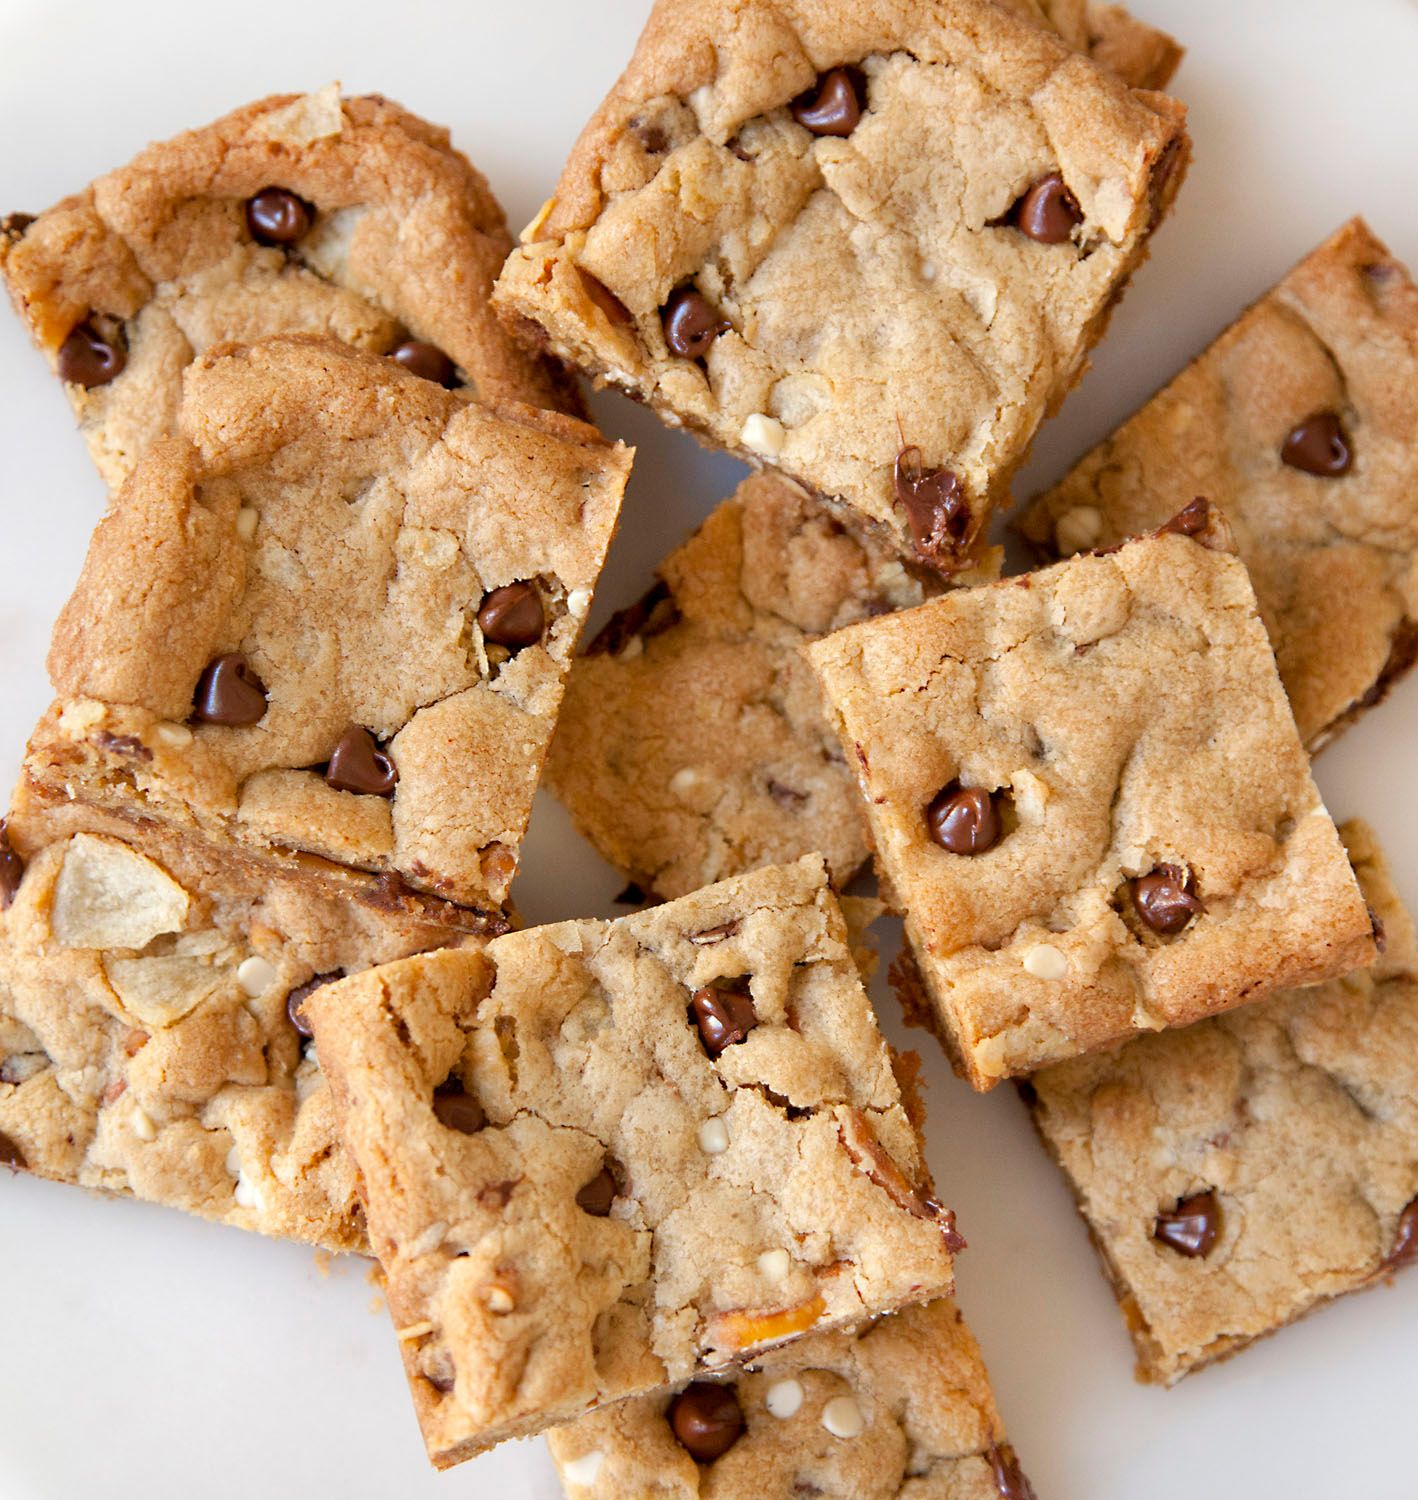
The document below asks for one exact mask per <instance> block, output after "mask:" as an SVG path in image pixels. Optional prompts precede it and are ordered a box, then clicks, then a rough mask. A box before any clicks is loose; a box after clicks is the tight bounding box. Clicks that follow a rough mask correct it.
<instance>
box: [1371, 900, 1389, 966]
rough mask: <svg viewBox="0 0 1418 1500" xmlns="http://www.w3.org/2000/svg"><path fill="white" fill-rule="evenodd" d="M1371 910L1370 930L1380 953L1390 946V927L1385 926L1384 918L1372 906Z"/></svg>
mask: <svg viewBox="0 0 1418 1500" xmlns="http://www.w3.org/2000/svg"><path fill="white" fill-rule="evenodd" d="M1368 912H1369V931H1370V932H1371V933H1373V935H1374V947H1375V948H1377V949H1378V950H1379V953H1380V955H1382V954H1383V953H1384V951H1385V950H1386V949H1387V948H1388V929H1387V928H1386V927H1385V926H1384V919H1383V918H1382V917H1381V916H1380V915H1379V914H1378V912H1376V911H1375V910H1374V908H1373V907H1372V906H1371V907H1369V908H1368Z"/></svg>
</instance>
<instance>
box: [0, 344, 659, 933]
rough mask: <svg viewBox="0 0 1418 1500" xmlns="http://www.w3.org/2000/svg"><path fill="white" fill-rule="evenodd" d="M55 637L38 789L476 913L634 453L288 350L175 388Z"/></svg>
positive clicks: (434, 388) (552, 707)
mask: <svg viewBox="0 0 1418 1500" xmlns="http://www.w3.org/2000/svg"><path fill="white" fill-rule="evenodd" d="M178 428H179V431H178V433H177V434H176V435H175V436H173V437H170V438H164V439H160V440H158V442H156V443H155V444H154V445H153V446H152V447H151V448H150V449H149V450H148V453H147V454H146V456H145V457H144V458H143V460H142V462H141V463H140V464H139V466H138V468H137V469H136V470H135V472H134V474H133V476H132V478H131V479H130V480H129V482H128V483H127V484H126V485H125V487H124V488H123V490H122V491H120V493H119V494H118V496H117V497H116V499H115V501H114V504H113V506H112V507H111V509H110V511H109V513H108V514H107V515H106V516H105V518H104V520H103V521H102V523H101V524H100V526H99V528H98V530H97V531H96V533H95V534H94V538H93V541H92V543H91V544H90V548H89V555H88V559H87V561H86V563H85V565H84V570H83V574H82V576H81V577H80V579H79V583H78V586H77V588H76V589H75V592H74V595H73V597H72V598H71V599H70V601H69V603H68V604H67V605H66V607H65V609H64V612H63V614H62V615H61V616H60V619H59V622H58V625H57V626H56V628H55V634H54V644H53V646H52V649H51V652H50V660H49V665H50V675H51V677H52V679H53V682H54V685H55V689H56V692H57V694H58V702H57V703H56V704H55V706H54V707H53V708H52V709H51V711H50V712H49V714H48V715H47V716H46V718H45V719H44V720H43V721H42V722H41V724H40V726H39V728H38V729H37V730H36V732H35V735H34V738H33V740H32V742H31V747H30V752H29V757H28V765H29V768H30V772H31V774H32V775H33V776H34V777H35V778H36V779H37V780H39V781H41V782H42V783H43V784H44V785H46V786H47V787H49V788H51V789H53V790H55V791H61V792H63V793H65V794H66V795H69V796H72V797H75V798H78V799H80V800H82V801H85V802H87V803H90V804H93V805H99V806H106V807H110V808H113V809H116V810H118V811H124V810H134V809H137V810H141V811H142V812H143V813H144V814H145V815H147V816H151V817H156V818H160V819H162V820H164V821H166V822H168V823H170V824H172V825H173V826H177V827H184V828H190V829H194V830H198V831H200V832H202V833H203V834H205V835H206V836H208V837H211V838H214V839H216V840H217V841H219V842H221V841H226V840H232V841H234V842H236V843H239V844H242V845H244V846H246V847H247V848H250V849H253V850H257V851H260V852H261V853H262V854H263V855H264V856H265V857H266V858H267V859H269V860H270V861H272V862H273V863H275V864H277V865H286V866H289V865H298V864H299V863H300V861H301V859H302V858H303V857H304V856H305V855H307V854H315V855H319V856H321V857H322V858H324V859H328V860H332V861H335V862H337V863H339V864H341V865H347V866H350V867H352V868H356V869H362V870H368V871H371V872H373V873H376V874H387V875H391V876H393V875H397V876H399V877H400V878H401V879H403V880H404V881H406V882H407V883H408V884H409V885H411V886H415V887H417V888H419V889H423V890H428V891H431V892H433V893H435V894H437V895H441V896H445V897H447V898H449V899H452V900H456V901H459V902H462V903H465V904H468V905H473V906H479V907H482V908H485V909H495V908H497V907H499V906H500V904H501V902H502V901H503V900H504V898H505V897H506V894H507V887H508V884H509V882H510V880H511V878H512V875H513V872H514V870H515V869H516V863H517V848H518V843H519V841H520V839H521V836H522V833H523V830H524V829H525V827H526V823H527V817H528V813H529V811H530V807H531V802H532V795H533V792H534V791H535V788H536V783H537V777H538V774H539V771H540V768H541V763H542V760H543V758H544V756H545V753H546V747H547V742H548V741H549V740H550V738H551V730H552V726H553V724H554V722H555V718H556V712H557V708H558V706H559V703H560V700H561V692H562V683H563V678H564V676H565V673H566V670H567V667H568V666H569V664H570V660H571V655H572V651H573V649H574V647H575V643H576V638H577V635H578V633H579V631H580V629H581V624H582V621H583V620H584V619H585V616H586V612H587V610H588V609H589V607H590V603H591V595H592V590H593V588H594V586H595V582H596V577H597V574H598V573H599V571H600V567H601V562H602V560H603V558H604V556H605V551H606V547H607V545H608V544H609V542H610V538H611V534H612V532H613V530H614V528H615V523H616V516H617V511H618V508H619V505H620V497H621V491H622V489H623V488H624V485H625V480H626V475H627V472H628V470H629V467H630V454H629V452H628V451H627V450H626V449H625V448H624V447H621V446H619V445H617V446H612V445H611V444H609V443H607V442H605V441H604V440H603V439H602V438H601V436H600V435H599V434H598V433H597V432H596V431H595V429H594V428H591V427H588V426H586V425H585V424H583V423H580V422H577V421H575V420H574V419H572V418H568V417H562V416H557V415H554V414H552V413H547V412H538V411H533V410H532V408H530V407H520V406H504V407H502V408H500V409H498V410H497V411H494V410H493V409H492V408H490V407H488V406H486V405H484V404H482V403H475V402H470V401H468V400H466V399H465V398H464V397H462V396H460V395H458V394H456V393H454V392H451V391H445V390H443V389H442V388H441V387H440V386H438V385H437V384H435V383H433V382H430V381H427V380H422V379H420V378H419V377H418V376H416V375H414V374H411V373H410V372H409V371H407V370H403V369H401V368H400V367H399V366H398V365H397V364H395V363H394V362H392V361H390V360H386V359H380V358H378V357H377V356H374V355H371V354H365V353H362V352H360V351H358V350H355V349H351V348H349V347H348V346H346V345H344V344H340V343H336V342H334V341H331V340H324V339H315V338H312V337H310V336H308V335H289V336H281V337H277V338H274V339H270V340H266V341H264V342H263V343H261V344H257V345H253V346H251V347H249V348H241V347H231V346H219V347H218V348H216V349H213V350H209V351H208V352H207V353H206V354H204V355H202V356H200V357H199V358H198V359H197V360H196V361H194V362H193V364H192V365H191V366H190V367H189V369H188V372H187V375H186V379H185V395H184V397H183V403H182V407H181V410H180V412H179V414H178Z"/></svg>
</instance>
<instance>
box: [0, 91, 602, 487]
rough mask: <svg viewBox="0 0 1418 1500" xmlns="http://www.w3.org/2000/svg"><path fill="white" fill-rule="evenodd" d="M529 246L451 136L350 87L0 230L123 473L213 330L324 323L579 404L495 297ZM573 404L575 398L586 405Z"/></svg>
mask: <svg viewBox="0 0 1418 1500" xmlns="http://www.w3.org/2000/svg"><path fill="white" fill-rule="evenodd" d="M511 247H512V240H511V236H510V235H509V234H508V232H507V226H506V222H505V220H504V219H503V214H502V209H501V208H500V207H499V205H498V203H497V200H496V199H495V198H494V197H493V196H492V193H491V192H490V191H489V189H488V185H487V183H486V182H485V181H484V179H483V177H482V175H481V174H480V173H479V172H477V171H476V170H475V169H474V168H473V167H472V166H470V165H469V163H468V161H467V159H466V158H465V157H463V156H462V155H461V154H460V153H459V152H457V151H455V150H454V149H453V148H452V146H451V145H450V144H449V140H448V132H447V131H446V130H442V129H440V128H438V127H437V126H434V125H429V124H428V123H426V122H425V121H423V120H420V119H419V118H418V117H417V116H415V115H411V114H409V113H408V111H407V110H404V109H401V108H400V107H399V106H398V105H397V104H391V103H390V102H389V101H388V100H387V99H382V98H380V97H378V96H377V95H370V96H369V97H367V98H356V99H341V98H340V93H339V88H338V86H336V85H334V84H332V85H330V87H328V88H325V89H322V90H320V92H319V93H315V94H306V95H292V94H282V95H276V96H273V97H272V98H269V99H263V100H260V101H259V102H258V103H255V104H250V105H247V106H246V107H245V108H244V109H238V110H236V111H234V112H233V113H232V114H229V115H226V116H224V117H223V118H222V119H220V120H218V121H216V123H215V124H212V125H209V126H207V127H206V128H205V129H202V130H191V131H186V132H184V133H183V134H182V135H180V136H178V137H176V138H175V139H174V140H171V141H165V142H163V143H162V144H160V145H153V146H149V147H148V148H147V150H145V151H143V152H142V153H141V154H140V155H139V156H138V157H137V158H136V159H135V160H134V161H133V162H131V163H130V164H129V165H128V166H126V167H122V168H120V169H119V170H118V171H116V172H110V173H109V174H108V175H107V176H106V177H100V178H99V179H98V181H97V182H95V183H94V184H93V185H92V186H91V187H88V188H86V189H85V190H84V191H83V192H81V193H78V194H76V195H75V196H74V197H72V198H66V199H64V200H63V202H61V203H58V204H56V205H55V206H54V207H53V208H51V209H50V210H49V211H48V212H47V213H43V214H40V215H39V217H38V218H32V217H31V216H30V215H28V214H12V215H11V216H10V217H9V218H7V219H5V220H4V224H3V230H0V275H3V276H4V279H5V282H6V284H7V285H8V287H9V290H10V295H11V298H12V299H13V301H14V303H15V306H16V308H17V309H18V311H19V313H20V315H21V317H23V318H24V320H25V322H26V323H27V324H28V326H29V329H30V332H31V333H32V335H33V336H34V340H35V342H36V344H38V346H39V347H40V349H41V350H42V351H43V352H44V354H45V355H46V356H47V357H48V359H49V361H50V364H51V365H52V367H53V368H54V370H55V372H56V373H57V374H58V375H59V377H60V379H61V380H63V381H64V383H65V390H66V392H67V393H68V395H69V398H70V400H71V401H72V403H73V405H74V408H75V411H76V412H77V414H78V417H79V422H80V427H81V429H82V431H83V435H84V438H85V441H86V442H87V443H88V446H89V451H90V453H91V454H92V456H93V460H94V462H95V463H96V464H97V465H98V468H99V471H100V473H101V474H102V475H103V477H104V479H105V480H107V482H108V483H109V485H110V487H112V488H115V489H116V488H117V487H118V485H119V484H120V483H122V481H123V480H124V479H126V478H127V476H128V475H129V473H130V472H131V471H132V469H133V467H134V465H135V464H136V463H137V461H138V459H139V458H140V456H141V455H142V453H143V452H144V451H145V450H146V449H147V448H148V447H149V446H150V445H151V444H152V443H153V442H154V440H155V439H157V438H159V437H162V436H164V435H165V434H167V433H169V432H171V431H172V430H173V428H174V427H175V425H176V422H177V409H178V403H179V400H180V398H181V390H182V381H181V375H182V370H183V368H184V367H185V366H186V365H187V364H188V363H189V362H190V361H191V360H192V359H193V358H194V357H195V356H197V355H200V354H202V353H203V352H205V351H206V350H207V349H209V348H211V347H212V346H213V345H214V344H219V343H223V342H227V341H234V342H239V343H252V342H254V341H255V340H257V339H260V338H264V337H266V336H268V335H270V334H274V333H318V334H326V335H329V336H331V337H334V338H339V339H344V340H346V341H347V342H349V343H351V344H354V345H357V346H358V347H359V348H361V349H367V350H369V351H370V352H372V353H374V354H383V355H389V356H391V357H392V358H394V359H396V360H398V361H400V362H401V363H403V364H405V365H406V366H407V367H408V368H410V369H413V370H415V371H417V372H418V373H419V374H422V375H424V376H425V377H427V378H429V379H431V380H434V381H436V382H437V383H439V384H442V385H449V386H457V387H460V388H463V389H465V390H468V391H470V392H474V393H476V394H478V395H480V396H483V397H485V398H487V399H492V400H504V399H512V400H520V401H526V402H530V403H532V404H534V405H539V406H548V405H558V404H564V403H565V402H567V401H568V400H573V401H574V399H575V398H574V396H572V394H571V391H570V387H569V384H568V382H567V381H566V379H565V377H564V376H561V375H560V374H559V373H558V372H557V371H556V370H555V369H554V368H553V367H552V366H551V365H549V364H548V363H547V362H546V361H544V360H542V359H539V358H536V357H532V356H529V355H528V354H526V352H525V351H523V350H522V349H520V348H519V347H518V346H517V345H516V343H515V342H514V341H513V340H512V339H511V338H509V337H508V335H507V334H506V333H505V332H504V331H503V329H502V327H501V326H500V324H499V322H498V320H497V318H496V317H495V316H494V314H493V312H492V310H491V308H490V306H489V304H488V296H489V293H490V292H491V289H492V284H493V280H494V278H495V277H496V275H497V272H498V270H499V268H500V267H501V265H502V262H503V260H504V259H505V257H506V255H507V252H508V251H509V250H510V249H511ZM570 409H572V410H575V409H576V408H575V407H574V406H573V407H571V408H570Z"/></svg>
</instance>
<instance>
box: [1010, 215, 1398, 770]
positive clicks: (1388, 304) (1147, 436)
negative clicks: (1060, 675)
mask: <svg viewBox="0 0 1418 1500" xmlns="http://www.w3.org/2000/svg"><path fill="white" fill-rule="evenodd" d="M1415 433H1418V287H1415V285H1414V284H1413V281H1412V280H1411V278H1410V277H1409V275H1408V272H1407V271H1406V270H1405V269H1404V268H1403V266H1401V265H1400V264H1399V263H1398V262H1397V261H1396V260H1395V259H1394V258H1393V256H1392V255H1390V254H1389V252H1388V250H1387V249H1385V247H1384V246H1383V245H1382V244H1381V243H1380V242H1379V240H1377V239H1376V238H1375V237H1374V235H1373V234H1372V233H1371V232H1370V230H1369V229H1368V227H1367V226H1366V225H1365V224H1364V223H1363V222H1362V221H1361V220H1358V219H1355V220H1353V221H1351V222H1350V223H1348V224H1346V225H1345V226H1344V227H1343V228H1342V229H1341V230H1339V232H1338V233H1337V234H1335V235H1334V236H1333V237H1332V238H1331V239H1329V240H1327V241H1326V242H1325V243H1324V244H1323V245H1321V246H1320V247H1319V249H1317V250H1316V251H1314V253H1313V254H1311V255H1310V256H1308V257H1307V258H1306V259H1305V260H1303V261H1301V262H1300V264H1299V265H1298V266H1296V267H1295V269H1294V270H1293V271H1291V272H1290V273H1289V275H1287V276H1286V277H1285V278H1284V279H1283V280H1282V281H1281V282H1280V284H1279V285H1278V286H1276V287H1275V288H1274V289H1273V290H1272V291H1270V292H1268V293H1267V294H1266V295H1265V296H1264V297H1262V298H1261V299H1260V301H1259V302H1257V303H1256V304H1255V306H1254V307H1252V308H1251V309H1250V310H1249V311H1248V312H1247V313H1245V314H1244V315H1243V316H1242V317H1241V318H1240V319H1239V320H1238V321H1237V322H1236V323H1235V324H1233V325H1232V326H1231V327H1230V328H1229V329H1227V331H1226V332H1225V333H1223V334H1222V335H1221V337H1220V338H1219V339H1217V341H1216V342H1215V343H1214V344H1213V345H1212V346H1211V347H1210V348H1209V349H1208V350H1207V351H1206V352H1205V353H1204V354H1202V355H1201V356H1200V357H1199V358H1198V359H1196V360H1195V361H1194V362H1193V363H1192V364H1191V365H1189V366H1188V367H1187V369H1186V370H1184V371H1183V372H1182V374H1181V375H1179V376H1178V377H1177V378H1176V380H1174V381H1173V382H1172V383H1171V385H1169V386H1168V387H1167V388H1166V389H1165V390H1163V391H1162V392H1160V393H1159V394H1158V395H1156V396H1154V397H1153V398H1152V400H1151V401H1149V402H1148V404H1147V405H1146V406H1144V407H1143V408H1142V409H1141V411H1139V412H1137V413H1136V415H1134V416H1133V417H1131V418H1129V420H1128V421H1127V422H1125V423H1124V424H1123V425H1122V426H1121V427H1120V428H1119V429H1118V430H1117V432H1115V433H1114V434H1113V435H1112V437H1110V438H1108V439H1106V440H1105V441H1104V442H1103V443H1101V444H1100V445H1099V446H1098V447H1097V448H1095V449H1094V450H1093V452H1092V453H1090V454H1088V456H1087V457H1086V458H1084V459H1082V460H1081V461H1080V462H1079V464H1078V466H1077V467H1076V468H1075V469H1074V470H1073V471H1072V473H1070V474H1069V475H1068V476H1067V477H1066V478H1065V479H1063V480H1062V481H1061V482H1060V483H1059V484H1058V485H1056V486H1055V487H1054V488H1053V489H1051V490H1048V491H1046V492H1045V493H1044V494H1042V495H1040V496H1039V497H1038V498H1037V499H1036V500H1035V501H1034V502H1033V504H1032V505H1031V507H1030V508H1029V510H1028V511H1027V512H1026V514H1025V516H1024V518H1023V520H1022V522H1021V523H1020V529H1021V530H1022V531H1023V533H1024V535H1025V536H1026V537H1027V538H1028V539H1029V540H1030V541H1031V542H1032V543H1034V544H1035V546H1036V547H1038V548H1039V549H1040V551H1041V552H1042V553H1044V554H1045V555H1050V556H1059V555H1061V554H1062V555H1066V554H1069V553H1072V552H1075V551H1078V550H1080V549H1086V548H1089V547H1096V546H1099V545H1108V544H1111V543H1112V542H1115V541H1117V540H1118V539H1119V538H1120V537H1122V536H1125V535H1127V534H1128V533H1130V532H1135V531H1139V530H1143V529H1145V528H1146V527H1149V526H1155V525H1157V524H1158V523H1159V522H1161V521H1162V520H1164V519H1165V518H1166V517H1167V516H1168V515H1169V514H1171V512H1173V511H1175V510H1176V509H1178V507H1179V506H1180V505H1182V504H1185V503H1186V501H1187V500H1189V499H1190V498H1191V497H1192V496H1193V495H1197V494H1204V495H1206V496H1208V497H1209V498H1210V499H1212V500H1214V501H1216V502H1217V504H1219V505H1220V506H1221V508H1222V509H1223V510H1224V511H1225V513H1226V516H1227V519H1228V520H1229V521H1230V523H1231V525H1232V527H1233V528H1234V530H1235V534H1236V545H1237V549H1238V550H1239V552H1240V554H1241V557H1242V558H1243V559H1244V561H1245V563H1246V565H1247V567H1249V569H1250V572H1251V578H1252V581H1253V582H1254V583H1255V589H1256V595H1257V597H1258V599H1259V600H1260V608H1261V615H1262V618H1263V619H1264V620H1265V623H1266V628H1267V629H1268V630H1269V632H1270V638H1271V642H1272V644H1273V645H1274V647H1275V654H1276V657H1277V658H1278V659H1279V662H1280V676H1281V680H1282V681H1283V682H1284V684H1285V689H1286V691H1287V692H1288V693H1289V695H1290V702H1291V704H1292V706H1293V707H1294V710H1295V719H1296V722H1297V723H1298V724H1299V726H1300V737H1301V738H1302V739H1303V740H1304V742H1305V744H1306V745H1307V746H1308V747H1309V749H1310V750H1311V752H1314V751H1316V750H1318V749H1320V748H1321V747H1322V746H1324V745H1325V744H1327V743H1328V742H1329V741H1330V740H1331V739H1333V738H1334V736H1335V735H1336V734H1338V733H1340V732H1341V731H1342V730H1343V729H1344V728H1346V727H1347V726H1348V725H1349V724H1350V723H1352V722H1353V720H1354V719H1355V718H1357V717H1358V716H1359V715H1360V714H1361V713H1363V712H1364V711H1365V709H1367V708H1370V707H1372V706H1373V705H1374V704H1375V703H1377V702H1378V701H1379V700H1380V699H1381V698H1382V697H1383V696H1384V694H1385V693H1386V692H1387V691H1388V689H1389V687H1390V686H1391V685H1392V684H1393V683H1394V682H1395V681H1396V680H1397V679H1398V678H1399V677H1401V676H1402V675H1403V674H1404V673H1405V672H1407V671H1408V669H1409V668H1410V667H1411V666H1412V664H1413V660H1414V657H1415V655H1418V490H1415V485H1414V479H1413V469H1414V457H1413V443H1414V435H1415Z"/></svg>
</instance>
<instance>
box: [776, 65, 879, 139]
mask: <svg viewBox="0 0 1418 1500" xmlns="http://www.w3.org/2000/svg"><path fill="white" fill-rule="evenodd" d="M864 83H865V80H864V79H863V78H862V75H861V73H860V72H858V70H857V69H856V68H833V69H832V71H831V72H830V73H824V74H823V75H822V77H821V78H819V79H818V80H817V83H816V85H815V86H814V87H813V88H811V89H809V90H808V91H807V93H805V94H800V95H799V96H798V97H797V98H796V99H794V100H793V102H792V104H791V105H790V106H789V108H790V109H791V111H792V115H793V118H794V119H795V120H796V121H797V122H798V124H799V125H801V126H803V128H804V129H806V130H810V131H812V133H813V134H814V135H851V133H852V132H853V131H854V130H855V129H856V128H857V125H858V123H859V122H860V120H861V118H862V109H863V105H864V100H863V98H862V95H863V93H864V91H865V90H864Z"/></svg>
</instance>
